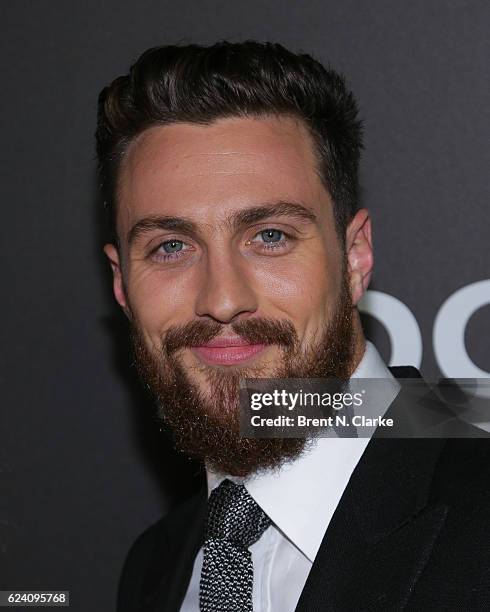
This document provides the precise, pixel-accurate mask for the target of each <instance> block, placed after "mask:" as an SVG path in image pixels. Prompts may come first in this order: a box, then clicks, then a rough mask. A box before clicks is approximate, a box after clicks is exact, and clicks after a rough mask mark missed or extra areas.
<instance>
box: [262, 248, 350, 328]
mask: <svg viewBox="0 0 490 612" xmlns="http://www.w3.org/2000/svg"><path fill="white" fill-rule="evenodd" d="M254 282H255V283H256V285H257V289H256V291H257V292H259V291H260V293H261V295H262V296H263V297H264V298H265V299H266V301H267V302H268V303H270V304H271V306H272V307H275V308H276V309H279V310H280V311H281V312H283V313H284V314H285V315H286V316H288V317H290V318H291V319H293V321H294V322H295V323H296V325H297V328H298V327H304V326H306V324H307V322H308V320H310V319H315V318H319V317H320V318H321V317H325V316H326V313H328V312H329V310H330V302H332V304H333V303H335V299H336V297H337V295H338V287H339V284H340V274H339V265H338V262H337V261H336V258H335V257H334V254H331V255H330V254H327V253H326V252H325V250H324V249H322V248H321V247H319V248H317V249H315V250H310V251H308V252H303V253H297V254H295V255H294V256H293V255H292V256H291V257H284V258H277V259H272V258H271V260H269V262H268V264H267V265H264V266H261V267H260V268H256V269H255V271H254ZM301 321H302V322H303V324H302V325H301V323H300V322H301Z"/></svg>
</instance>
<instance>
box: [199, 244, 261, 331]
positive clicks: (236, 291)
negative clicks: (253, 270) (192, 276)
mask: <svg viewBox="0 0 490 612" xmlns="http://www.w3.org/2000/svg"><path fill="white" fill-rule="evenodd" d="M245 266H246V262H244V261H240V258H239V256H235V257H234V256H233V255H232V254H230V253H228V254H227V255H224V254H223V253H221V254H217V253H214V254H208V257H207V260H206V264H205V270H204V274H203V278H202V284H201V288H200V291H199V293H198V296H197V299H196V304H195V312H196V315H197V316H200V317H205V316H207V317H211V318H213V319H214V320H216V321H219V322H220V323H230V322H231V321H232V320H233V319H235V318H236V317H237V316H238V315H246V314H252V313H253V312H255V311H256V310H257V307H258V303H257V296H256V294H255V291H254V290H253V289H252V286H251V284H250V278H249V277H248V275H247V271H246V269H245Z"/></svg>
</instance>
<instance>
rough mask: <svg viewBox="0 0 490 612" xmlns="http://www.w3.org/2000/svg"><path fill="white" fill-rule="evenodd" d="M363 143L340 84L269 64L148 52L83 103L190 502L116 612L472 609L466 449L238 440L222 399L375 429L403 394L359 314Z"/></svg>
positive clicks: (147, 361)
mask: <svg viewBox="0 0 490 612" xmlns="http://www.w3.org/2000/svg"><path fill="white" fill-rule="evenodd" d="M361 140H362V139H361V124H360V121H359V119H358V112H357V106H356V102H355V101H354V99H353V97H352V94H351V93H350V92H349V91H348V90H347V89H346V86H345V83H344V81H343V79H342V78H341V77H340V76H339V75H338V74H336V73H335V72H333V71H331V70H326V69H325V68H323V67H322V66H321V65H320V64H319V63H318V62H316V61H314V60H313V59H312V58H311V57H309V56H307V55H295V54H293V53H291V52H289V51H287V50H286V49H284V48H283V47H281V46H280V45H273V44H259V43H255V42H251V41H249V42H246V43H241V44H229V43H226V42H224V43H219V44H216V45H213V46H211V47H199V46H195V45H190V46H185V47H174V46H167V47H161V48H157V49H151V50H149V51H147V52H146V53H144V54H143V55H142V56H141V58H140V59H139V60H138V61H137V62H136V64H135V65H134V66H133V67H132V68H131V71H130V73H129V75H127V76H124V77H120V78H118V79H116V80H115V81H114V82H113V83H112V84H111V85H110V86H109V87H108V88H106V89H105V90H104V91H103V92H102V94H101V97H100V101H99V117H98V129H97V144H98V156H99V168H100V174H101V179H102V188H103V190H104V194H105V200H106V204H107V207H108V209H109V212H110V213H111V218H112V223H113V229H114V236H113V241H112V242H111V243H109V244H107V245H106V246H105V249H104V250H105V253H106V255H107V257H108V258H109V261H110V263H111V266H112V271H113V277H114V295H115V297H116V300H117V302H118V303H119V305H120V306H121V307H122V308H123V310H124V312H125V313H126V315H127V317H128V319H129V321H130V323H131V330H132V339H133V345H134V352H135V360H136V364H137V366H138V370H139V373H140V375H141V377H142V379H143V381H144V382H145V384H146V385H147V386H148V387H149V388H150V389H151V391H152V392H153V394H154V395H155V398H156V401H157V405H158V410H159V415H160V417H161V418H162V420H163V421H164V422H165V423H166V424H167V425H168V426H169V427H170V429H171V430H172V432H173V436H174V439H175V444H176V446H177V448H178V449H180V450H181V451H182V452H184V453H186V454H188V455H189V456H193V457H197V458H198V459H200V460H201V461H202V462H203V463H204V465H205V467H206V476H207V489H208V490H207V496H208V498H209V499H208V501H206V495H204V496H199V495H198V496H196V497H195V498H192V499H190V500H188V501H187V502H186V503H185V504H183V505H181V506H180V507H178V508H176V509H175V510H174V511H172V512H171V513H170V514H169V515H168V516H167V517H165V518H164V519H163V520H162V521H160V522H159V523H157V524H156V525H154V526H152V527H151V528H149V529H148V530H147V531H146V532H145V533H144V534H143V535H142V536H140V538H139V539H138V540H137V541H136V543H135V545H134V546H133V547H132V549H131V551H130V554H129V555H128V559H127V561H126V564H125V568H124V571H123V575H122V578H121V586H120V592H119V601H118V609H119V610H120V611H137V610H146V611H149V610H183V611H191V610H199V609H201V610H206V611H208V610H209V611H211V610H215V611H218V610H220V611H223V610H252V609H254V610H263V611H271V612H278V611H281V612H289V611H292V610H295V609H296V610H398V609H412V610H421V609H426V610H428V609H446V610H449V609H454V610H456V609H457V610H462V609H464V610H477V609H486V607H487V606H488V604H489V603H490V569H489V568H490V564H489V556H490V547H489V546H488V542H489V541H490V539H489V538H488V536H489V528H488V520H487V517H488V514H487V513H488V510H489V498H490V496H489V491H488V487H487V486H486V482H487V481H486V478H487V476H488V471H489V465H490V462H489V450H488V444H487V443H486V441H485V440H447V439H442V438H439V439H434V440H420V439H411V440H410V439H391V440H386V439H380V437H378V436H374V437H372V438H371V439H369V438H338V439H335V438H325V439H319V440H316V439H315V440H313V439H309V440H305V439H299V438H276V439H248V438H242V437H240V434H239V401H238V388H239V382H240V380H241V379H245V378H254V377H256V378H335V379H338V380H340V381H347V380H349V379H355V378H356V377H361V378H380V379H384V380H385V381H386V389H387V392H386V394H385V397H384V400H383V405H382V406H381V409H382V412H384V411H385V410H388V409H389V410H392V409H393V405H394V404H396V403H397V402H396V400H395V398H396V397H399V396H400V383H399V382H398V381H397V380H396V377H399V378H402V377H406V378H408V377H412V376H417V375H418V374H417V372H414V371H413V369H411V368H391V371H390V369H388V368H387V367H386V365H385V364H384V363H383V361H382V360H381V358H380V356H379V354H378V353H377V351H376V349H375V348H374V346H373V345H372V344H370V343H369V342H366V340H365V338H364V334H363V331H362V326H361V322H360V318H359V313H358V311H357V308H356V306H357V304H358V303H359V300H360V299H361V297H362V296H363V294H364V292H365V291H366V289H367V287H368V285H369V282H370V278H371V274H372V268H373V254H372V242H371V222H370V217H369V213H368V211H367V210H365V209H358V176H357V175H358V165H359V157H360V149H361V146H362V145H361ZM393 400H395V402H393ZM392 402H393V403H392ZM484 542H485V543H484Z"/></svg>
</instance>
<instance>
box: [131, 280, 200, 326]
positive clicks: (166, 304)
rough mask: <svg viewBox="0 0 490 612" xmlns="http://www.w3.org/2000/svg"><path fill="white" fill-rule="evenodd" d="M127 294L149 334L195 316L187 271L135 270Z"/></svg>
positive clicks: (136, 314)
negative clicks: (173, 272) (185, 272)
mask: <svg viewBox="0 0 490 612" xmlns="http://www.w3.org/2000/svg"><path fill="white" fill-rule="evenodd" d="M127 294H128V298H129V302H130V305H131V310H132V311H133V314H134V316H135V318H136V319H137V321H138V324H139V325H140V327H141V328H143V329H144V330H145V331H146V332H147V333H148V334H149V335H152V334H154V333H157V334H158V335H160V333H161V331H162V330H163V329H165V328H166V327H168V326H170V325H177V324H179V323H182V322H183V321H189V320H190V319H191V318H192V312H193V309H192V288H191V287H190V286H189V278H188V277H187V276H186V275H185V274H173V275H169V274H168V273H164V272H162V271H157V270H152V269H147V270H134V271H132V273H131V275H130V277H129V281H128V286H127Z"/></svg>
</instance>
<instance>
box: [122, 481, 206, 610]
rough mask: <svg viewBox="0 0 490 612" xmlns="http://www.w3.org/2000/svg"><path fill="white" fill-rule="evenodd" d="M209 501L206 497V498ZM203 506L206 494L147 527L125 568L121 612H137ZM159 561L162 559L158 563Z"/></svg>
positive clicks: (192, 499) (134, 544)
mask: <svg viewBox="0 0 490 612" xmlns="http://www.w3.org/2000/svg"><path fill="white" fill-rule="evenodd" d="M204 499H205V497H204ZM202 504H203V492H202V491H199V492H198V493H196V494H195V495H193V496H192V497H191V498H189V499H187V500H185V501H183V502H181V503H179V504H177V505H176V506H175V507H174V508H172V509H171V510H170V511H169V512H168V513H167V514H166V515H165V516H163V517H162V518H161V519H160V520H158V521H157V522H155V523H153V524H152V525H150V526H149V527H147V528H146V529H145V530H144V531H143V532H142V533H141V534H140V535H139V536H138V537H137V538H136V540H135V541H134V543H133V544H132V546H131V548H130V549H129V552H128V554H127V556H126V560H125V562H124V565H123V569H122V572H121V577H120V580H119V589H118V595H117V601H118V605H117V610H118V612H134V611H135V610H137V609H138V607H139V602H140V601H141V596H142V594H143V593H145V592H147V591H148V590H149V589H151V587H152V586H153V585H154V584H156V583H157V582H158V580H159V579H160V577H161V572H162V564H163V563H164V561H165V557H168V556H169V555H171V551H172V548H173V546H174V545H178V539H179V537H182V536H183V534H185V530H186V529H187V528H188V526H189V524H190V523H191V522H192V519H193V516H195V515H196V514H197V513H198V512H199V508H200V507H201V506H202ZM155 558H158V559H159V562H158V563H155V562H154V560H155Z"/></svg>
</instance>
